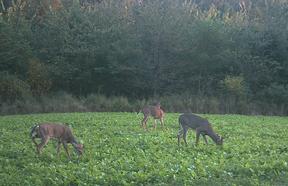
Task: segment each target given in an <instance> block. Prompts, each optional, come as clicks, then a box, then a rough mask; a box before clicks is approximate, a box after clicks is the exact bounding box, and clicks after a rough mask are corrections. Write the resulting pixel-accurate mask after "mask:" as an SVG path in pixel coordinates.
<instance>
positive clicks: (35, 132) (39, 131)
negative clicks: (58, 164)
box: [30, 123, 84, 160]
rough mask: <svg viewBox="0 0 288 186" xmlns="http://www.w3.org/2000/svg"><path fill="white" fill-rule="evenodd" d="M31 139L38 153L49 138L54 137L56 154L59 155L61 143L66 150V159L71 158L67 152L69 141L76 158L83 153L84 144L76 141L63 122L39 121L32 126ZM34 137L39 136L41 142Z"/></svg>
mask: <svg viewBox="0 0 288 186" xmlns="http://www.w3.org/2000/svg"><path fill="white" fill-rule="evenodd" d="M30 136H31V139H32V141H33V143H34V144H35V146H36V150H37V153H38V154H41V152H42V150H43V148H44V146H45V145H47V143H48V142H49V140H50V139H56V140H57V141H58V144H57V156H58V157H59V152H60V148H61V143H62V144H63V147H64V149H65V151H66V154H67V156H68V159H71V157H70V154H69V152H68V147H67V143H71V144H72V146H73V147H74V149H75V151H76V153H77V155H78V160H79V157H80V156H81V155H82V154H83V149H84V146H83V144H80V143H78V142H77V141H76V139H75V137H74V136H73V134H72V130H71V129H70V128H69V127H68V126H67V125H65V124H61V123H40V124H37V125H35V126H33V127H32V129H31V132H30ZM35 138H40V139H41V143H40V144H37V143H36V141H35Z"/></svg>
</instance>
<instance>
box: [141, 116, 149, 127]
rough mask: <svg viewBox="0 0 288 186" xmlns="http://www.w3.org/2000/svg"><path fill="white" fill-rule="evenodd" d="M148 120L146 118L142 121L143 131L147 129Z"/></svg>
mask: <svg viewBox="0 0 288 186" xmlns="http://www.w3.org/2000/svg"><path fill="white" fill-rule="evenodd" d="M147 120H148V116H144V118H143V120H142V127H143V129H147Z"/></svg>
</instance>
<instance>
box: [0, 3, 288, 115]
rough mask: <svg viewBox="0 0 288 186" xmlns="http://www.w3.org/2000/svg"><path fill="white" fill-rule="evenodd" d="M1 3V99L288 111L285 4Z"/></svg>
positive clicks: (269, 111)
mask: <svg viewBox="0 0 288 186" xmlns="http://www.w3.org/2000/svg"><path fill="white" fill-rule="evenodd" d="M1 2H2V3H1V4H2V9H1V10H0V11H1V13H0V59H1V60H0V61H1V62H0V74H1V80H0V94H1V102H2V103H9V104H13V103H15V101H19V100H20V101H21V100H27V99H31V97H33V99H34V98H35V99H40V98H41V97H43V96H51V95H56V94H57V93H59V92H66V93H69V94H71V95H73V96H75V97H76V98H83V97H87V96H89V95H91V94H100V95H105V96H107V97H111V96H114V97H115V96H116V97H117V96H118V97H126V98H128V99H129V100H137V99H138V100H139V99H151V98H157V99H161V98H164V97H166V98H167V97H173V98H174V99H180V98H181V99H182V98H184V97H185V98H187V99H189V98H192V97H193V98H195V99H206V100H210V101H208V103H209V104H210V105H211V104H212V103H215V105H216V107H217V108H218V109H216V110H213V112H215V111H216V112H217V110H219V111H220V110H221V111H222V112H224V113H253V110H257V112H256V111H255V113H262V114H269V113H271V114H281V115H285V114H287V113H288V107H287V103H286V102H287V100H288V52H287V50H288V48H287V46H288V30H287V29H288V22H287V20H288V14H287V12H288V11H287V10H288V3H287V2H286V1H285V0H270V1H262V0H250V1H249V0H246V1H244V0H229V1H227V0H217V1H216V0H206V1H198V0H165V1H164V0H153V1H152V0H143V1H138V0H135V1H133V0H130V1H128V0H123V1H113V0H102V1H77V0H73V1H68V0H62V1H57V3H58V4H57V6H56V5H55V4H54V5H53V4H47V2H48V1H47V0H41V1H35V0H26V1H24V0H17V1H16V0H15V1H13V2H12V1H9V2H12V3H10V6H9V7H8V6H7V2H8V1H7V0H6V1H5V0H2V1H1ZM3 2H5V5H6V7H5V6H4V3H3ZM51 2H52V3H53V2H54V3H55V2H56V1H50V3H51ZM59 3H60V4H59ZM3 7H4V8H3ZM168 101H169V100H168ZM209 104H206V106H205V105H203V107H209ZM5 105H6V106H7V104H5ZM227 105H228V106H227ZM171 107H172V106H171ZM228 107H229V108H228ZM256 108H257V109H256ZM206 110H207V112H210V111H211V110H209V108H208V109H206ZM247 110H249V111H247ZM173 111H174V110H173ZM176 111H177V110H176ZM211 112H212V111H211Z"/></svg>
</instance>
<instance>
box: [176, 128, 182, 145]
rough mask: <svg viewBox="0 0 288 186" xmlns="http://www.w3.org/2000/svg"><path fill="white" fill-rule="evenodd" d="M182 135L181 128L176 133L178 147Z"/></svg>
mask: <svg viewBox="0 0 288 186" xmlns="http://www.w3.org/2000/svg"><path fill="white" fill-rule="evenodd" d="M182 135H183V128H181V129H180V130H179V131H178V135H177V137H178V146H179V145H180V137H181V136H182Z"/></svg>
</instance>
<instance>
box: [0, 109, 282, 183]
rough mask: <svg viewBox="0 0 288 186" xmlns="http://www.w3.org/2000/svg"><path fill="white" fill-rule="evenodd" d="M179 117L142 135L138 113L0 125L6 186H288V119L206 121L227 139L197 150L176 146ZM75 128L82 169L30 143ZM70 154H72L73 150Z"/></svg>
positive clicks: (31, 118) (25, 118)
mask: <svg viewBox="0 0 288 186" xmlns="http://www.w3.org/2000/svg"><path fill="white" fill-rule="evenodd" d="M178 116H179V114H177V113H168V114H166V118H165V124H166V129H165V130H162V129H161V127H160V125H158V128H157V129H156V130H152V120H151V119H150V120H149V124H148V126H149V127H150V129H151V130H149V131H143V130H142V129H141V128H140V125H139V124H140V121H141V119H142V115H140V114H139V115H137V114H135V113H65V114H35V115H18V116H2V117H0V178H1V179H0V185H234V184H235V185H287V184H288V135H287V133H288V118H287V117H267V116H239V115H202V116H204V117H206V118H207V119H209V121H210V122H211V123H212V124H213V126H214V129H215V131H217V132H218V133H219V134H221V135H223V136H224V137H225V141H224V146H223V147H222V148H220V147H218V146H216V145H215V144H214V143H213V142H212V140H211V139H209V145H205V144H204V141H203V139H201V140H200V144H199V146H197V147H195V146H194V145H193V144H194V142H195V133H194V132H192V131H189V132H188V136H187V139H188V141H189V145H188V146H184V143H183V141H182V144H181V145H180V146H178V145H177V132H178V129H179V125H178V122H177V119H178ZM44 121H52V122H66V123H69V124H70V125H71V126H72V128H73V132H74V134H75V136H76V137H77V138H78V139H79V140H81V141H83V142H84V144H85V155H84V156H83V157H82V159H81V161H80V163H77V161H76V154H73V156H72V157H73V160H72V161H68V159H67V158H66V154H65V152H64V150H63V149H62V151H61V156H60V158H58V157H57V156H56V149H55V145H56V143H55V142H53V141H50V142H49V143H48V146H47V147H46V148H44V151H43V154H42V155H40V156H38V155H36V153H35V147H34V145H33V143H32V142H31V139H30V138H29V132H30V128H31V127H32V126H33V125H34V123H38V122H44ZM70 152H72V147H71V146H70Z"/></svg>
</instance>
